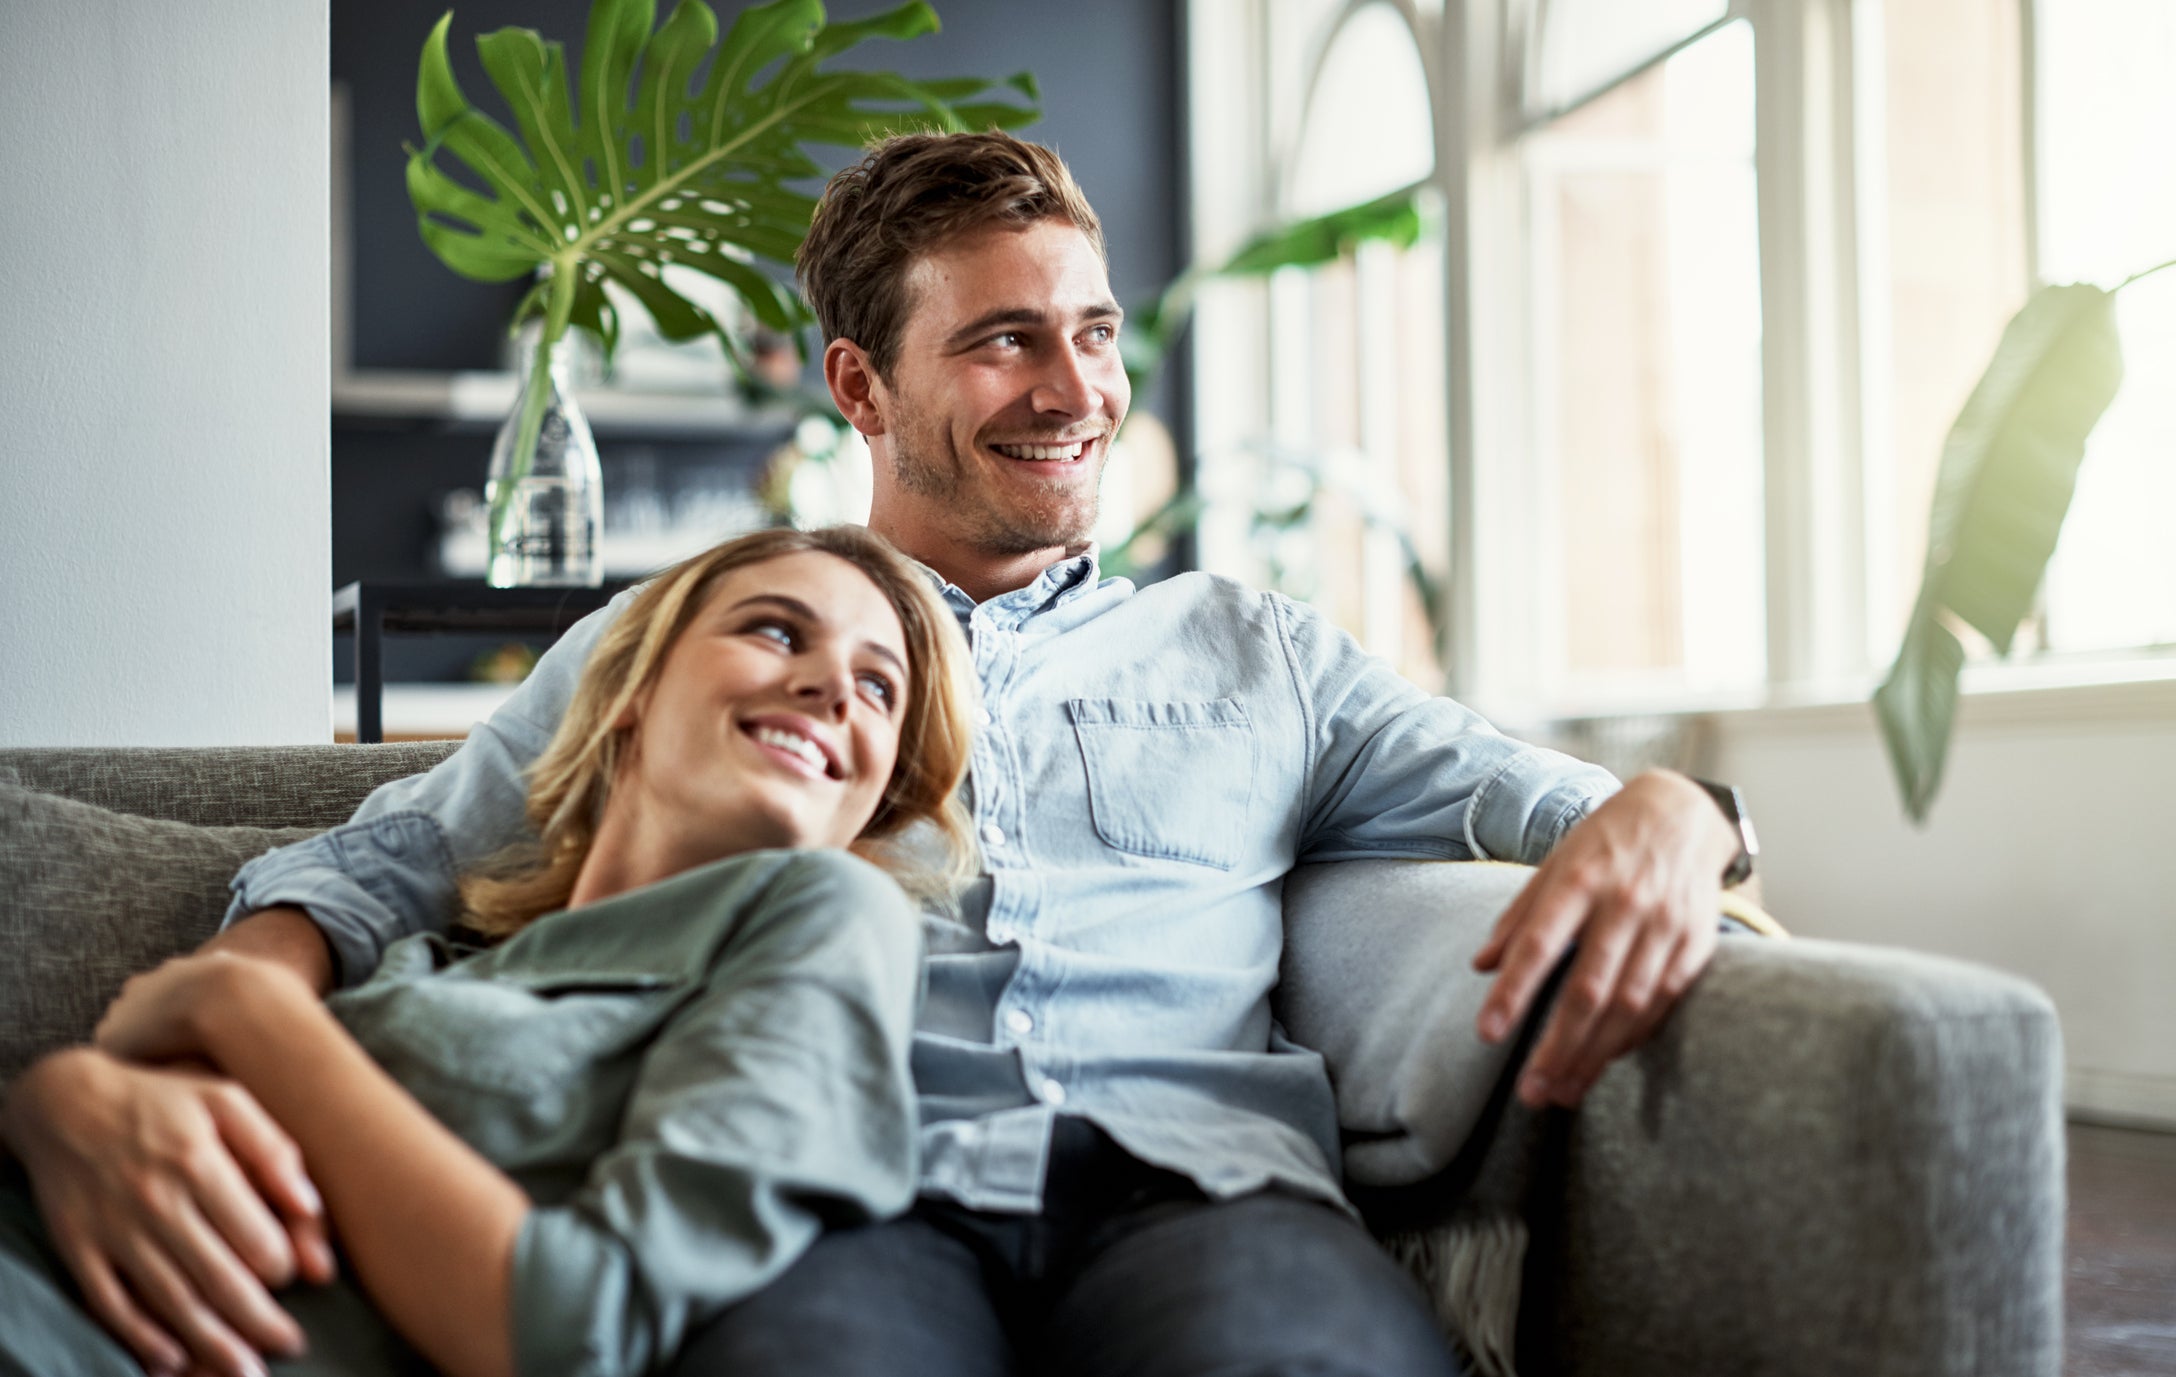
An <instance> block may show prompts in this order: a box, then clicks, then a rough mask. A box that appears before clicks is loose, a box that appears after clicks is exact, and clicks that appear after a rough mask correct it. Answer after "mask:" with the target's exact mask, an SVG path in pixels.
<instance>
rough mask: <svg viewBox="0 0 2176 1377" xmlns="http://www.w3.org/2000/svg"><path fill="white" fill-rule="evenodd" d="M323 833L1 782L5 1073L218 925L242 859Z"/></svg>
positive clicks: (65, 1039)
mask: <svg viewBox="0 0 2176 1377" xmlns="http://www.w3.org/2000/svg"><path fill="white" fill-rule="evenodd" d="M314 835H316V832H315V830H314V829H311V828H300V827H285V828H265V827H195V826H191V825H189V824H187V823H180V822H167V821H163V820H160V819H155V818H139V817H132V816H130V815H128V814H126V813H116V812H112V811H110V810H108V809H104V808H99V807H95V806H93V805H91V804H88V803H78V802H76V801H75V800H73V799H66V798H61V797H59V796H58V795H54V794H41V793H37V792H34V791H32V790H29V789H25V788H22V787H20V786H19V785H16V784H14V783H12V782H11V781H0V954H4V956H0V1083H4V1082H5V1081H6V1080H7V1079H8V1078H11V1077H13V1076H14V1075H15V1073H16V1072H18V1071H20V1070H22V1068H23V1067H24V1066H26V1065H28V1064H29V1063H30V1062H32V1061H34V1060H36V1059H37V1058H38V1057H39V1056H42V1055H43V1054H45V1053H46V1052H49V1051H52V1050H53V1049H55V1048H58V1047H63V1046H66V1045H68V1044H69V1043H72V1042H81V1041H83V1040H84V1039H85V1038H87V1037H88V1036H89V1035H90V1031H91V1029H92V1028H93V1027H94V1026H95V1025H96V1024H97V1022H98V1016H99V1014H100V1013H101V1012H102V1011H103V1010H104V1009H105V1007H106V1005H107V1003H108V1002H109V1001H110V1000H112V998H113V996H114V993H115V992H116V991H118V990H119V989H120V988H121V982H122V981H124V980H126V979H127V978H128V977H129V976H131V975H133V974H135V973H136V972H138V971H141V970H145V969H148V968H149V967H151V966H154V965H156V964H158V963H159V962H160V961H162V960H164V959H165V958H167V957H168V956H171V955H174V954H175V953H177V952H182V951H187V950H189V949H190V948H192V947H195V946H196V945H197V944H198V943H200V942H202V941H204V940H205V939H206V938H207V937H210V936H211V935H212V934H213V933H214V932H216V931H217V930H218V928H219V918H220V915H221V914H223V913H224V912H225V911H226V907H227V882H228V881H229V880H230V879H232V878H233V877H234V872H235V871H236V870H239V869H240V868H241V866H242V863H243V862H244V861H247V860H248V859H250V858H251V857H253V856H257V855H260V854H262V853H263V852H265V851H268V850H270V849H271V848H273V847H275V846H285V845H287V844H288V843H290V842H296V841H301V840H302V839H303V838H305V837H310V836H314Z"/></svg>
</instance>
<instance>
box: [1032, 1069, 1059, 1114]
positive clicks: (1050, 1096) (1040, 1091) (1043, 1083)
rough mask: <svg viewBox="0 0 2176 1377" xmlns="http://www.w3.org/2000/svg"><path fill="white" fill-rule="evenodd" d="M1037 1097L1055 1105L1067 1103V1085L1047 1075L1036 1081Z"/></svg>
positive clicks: (1045, 1102)
mask: <svg viewBox="0 0 2176 1377" xmlns="http://www.w3.org/2000/svg"><path fill="white" fill-rule="evenodd" d="M1035 1098H1036V1099H1038V1100H1041V1101H1042V1102H1043V1103H1044V1104H1047V1105H1051V1106H1053V1107H1055V1106H1057V1105H1061V1104H1064V1103H1065V1087H1064V1086H1062V1085H1060V1084H1058V1083H1057V1082H1056V1081H1054V1080H1052V1079H1051V1078H1050V1077H1048V1076H1045V1077H1043V1078H1042V1079H1041V1080H1040V1081H1037V1082H1036V1083H1035Z"/></svg>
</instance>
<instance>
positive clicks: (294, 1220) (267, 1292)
mask: <svg viewBox="0 0 2176 1377" xmlns="http://www.w3.org/2000/svg"><path fill="white" fill-rule="evenodd" d="M0 1136H4V1138H5V1141H6V1143H7V1146H8V1147H9V1148H10V1149H11V1150H12V1151H13V1152H14V1153H15V1155H16V1157H17V1158H19V1159H20V1160H21V1162H22V1164H23V1166H24V1168H25V1170H26V1171H28V1172H29V1174H30V1179H31V1184H32V1186H33V1188H34V1189H35V1191H36V1195H37V1200H38V1207H39V1209H40V1210H41V1211H42V1212H43V1214H44V1216H45V1221H46V1227H47V1229H48V1230H49V1231H50V1233H51V1234H52V1238H53V1242H54V1246H55V1247H56V1248H57V1249H58V1251H59V1253H60V1255H61V1258H62V1260H63V1261H65V1262H66V1263H67V1265H68V1269H69V1271H70V1272H72V1273H73V1274H74V1276H75V1279H76V1283H77V1285H78V1286H80V1287H81V1288H82V1291H83V1295H84V1298H85V1300H86V1302H87V1303H88V1304H89V1306H90V1309H91V1311H92V1313H93V1314H95V1315H96V1316H97V1317H98V1319H99V1320H100V1321H101V1322H102V1323H104V1324H105V1325H106V1327H107V1328H109V1329H111V1330H112V1331H113V1332H114V1334H115V1335H116V1336H118V1337H119V1338H120V1339H121V1341H122V1342H123V1343H125V1344H127V1345H128V1347H129V1348H130V1349H131V1350H132V1351H133V1352H134V1353H135V1354H136V1356H137V1358H138V1359H139V1360H140V1361H141V1362H142V1363H143V1364H144V1367H145V1368H146V1370H148V1371H149V1372H152V1373H154V1374H166V1373H179V1372H181V1371H183V1369H184V1368H185V1367H188V1368H190V1369H191V1370H202V1371H208V1372H213V1373H221V1374H231V1375H232V1377H242V1375H243V1374H261V1373H262V1372H263V1371H264V1365H263V1362H262V1360H261V1359H260V1358H259V1357H258V1355H259V1354H260V1353H272V1354H292V1353H298V1352H300V1351H301V1348H302V1343H303V1335H302V1331H301V1330H300V1328H299V1327H297V1326H296V1324H295V1322H294V1320H293V1319H292V1318H290V1317H289V1316H288V1315H287V1313H286V1312H285V1311H284V1310H282V1309H281V1308H280V1307H279V1306H278V1305H277V1304H276V1303H275V1302H274V1301H273V1300H272V1296H271V1290H272V1289H273V1288H277V1287H280V1286H284V1285H286V1284H287V1283H289V1282H291V1281H294V1280H297V1279H300V1280H305V1281H311V1282H324V1281H329V1280H331V1278H332V1275H333V1256H332V1248H331V1246H330V1244H329V1243H328V1241H327V1238H326V1233H325V1221H324V1211H323V1206H322V1204H321V1203H320V1202H319V1200H318V1196H317V1191H316V1189H315V1187H313V1186H312V1185H311V1184H310V1180H309V1177H308V1176H307V1175H306V1174H305V1173H304V1171H303V1168H302V1158H301V1154H300V1153H298V1152H297V1151H296V1149H295V1145H294V1143H293V1141H292V1140H291V1139H290V1138H289V1137H288V1136H287V1134H286V1133H284V1132H283V1131H281V1129H280V1127H279V1126H278V1125H277V1124H275V1123H274V1122H273V1121H272V1119H271V1118H270V1116H268V1115H267V1114H266V1113H265V1112H264V1110H263V1109H262V1108H260V1107H259V1106H258V1104H257V1102H256V1101H255V1100H254V1099H252V1098H251V1097H250V1096H249V1094H248V1093H247V1092H246V1091H244V1090H243V1089H242V1088H241V1087H240V1086H237V1085H235V1084H233V1083H232V1082H230V1081H226V1080H223V1079H220V1078H219V1077H216V1076H213V1075H210V1074H208V1073H206V1072H203V1071H197V1070H188V1069H183V1068H179V1067H166V1068H147V1067H140V1066H132V1065H128V1064H125V1063H123V1062H119V1061H116V1060H115V1059H113V1058H112V1057H110V1056H108V1055H107V1054H105V1053H103V1052H99V1051H95V1050H93V1049H90V1048H76V1049H71V1050H69V1051H66V1052H60V1053H56V1054H54V1055H53V1056H50V1057H48V1058H46V1059H45V1060H44V1061H42V1062H40V1063H39V1064H38V1065H36V1066H34V1067H32V1068H31V1069H30V1070H28V1071H26V1072H24V1073H23V1075H22V1076H21V1077H19V1078H18V1079H17V1080H16V1082H15V1084H14V1085H13V1086H12V1087H10V1089H9V1092H8V1097H7V1102H6V1105H5V1107H4V1109H0Z"/></svg>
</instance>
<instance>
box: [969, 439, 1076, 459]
mask: <svg viewBox="0 0 2176 1377" xmlns="http://www.w3.org/2000/svg"><path fill="white" fill-rule="evenodd" d="M990 448H992V449H994V450H996V451H997V452H998V453H999V454H1002V455H1004V456H1005V457H1006V458H1008V459H1078V458H1080V457H1081V455H1082V454H1083V453H1085V452H1086V451H1087V449H1088V442H1087V441H1086V440H1077V441H1075V442H1074V443H1072V444H1070V445H992V446H990Z"/></svg>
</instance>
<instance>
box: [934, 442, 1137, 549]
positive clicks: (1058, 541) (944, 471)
mask: <svg viewBox="0 0 2176 1377" xmlns="http://www.w3.org/2000/svg"><path fill="white" fill-rule="evenodd" d="M891 457H892V474H893V476H894V477H896V478H897V479H898V480H899V488H900V491H902V492H906V493H911V494H912V495H914V496H916V497H920V498H925V499H927V500H928V501H929V502H930V505H931V506H932V507H933V508H934V509H936V510H937V511H939V512H941V513H943V516H942V518H941V519H942V520H943V521H944V523H945V524H946V525H948V526H951V527H952V528H953V529H954V531H955V533H956V534H957V535H959V536H960V537H961V538H962V539H963V540H965V541H966V542H967V543H969V544H971V545H973V546H974V547H975V548H976V549H978V550H981V551H984V552H985V553H988V554H993V555H1008V556H1009V555H1028V554H1034V553H1035V552H1036V551H1038V550H1049V549H1054V548H1062V549H1067V550H1071V549H1075V548H1078V547H1080V546H1084V545H1086V544H1087V543H1088V540H1089V538H1090V536H1092V535H1093V534H1094V532H1095V528H1096V512H1097V509H1098V502H1099V498H1100V493H1101V488H1102V482H1101V479H1102V475H1101V474H1100V473H1098V474H1097V475H1096V477H1097V480H1098V481H1097V483H1096V484H1095V485H1094V486H1093V487H1091V488H1089V489H1088V491H1087V493H1086V494H1085V496H1083V497H1079V498H1076V497H1074V496H1072V495H1070V494H1053V495H1052V496H1051V498H1050V499H1048V500H1045V501H1041V502H1033V503H1019V504H1016V505H1013V506H1010V507H1003V508H1001V507H1000V506H999V505H998V504H997V503H996V501H994V500H993V499H992V497H991V496H990V494H989V492H988V491H987V490H986V489H985V488H984V487H982V486H981V484H980V482H979V480H980V478H981V476H982V475H981V474H980V473H979V471H978V470H977V469H976V468H975V466H974V464H973V461H972V460H971V459H963V458H962V457H961V456H960V455H958V454H955V453H953V452H952V451H951V446H950V445H949V443H948V442H947V441H946V440H945V439H944V438H943V437H942V436H931V435H928V434H927V433H926V432H922V431H921V430H920V428H919V427H915V428H913V433H909V429H908V428H906V427H901V428H900V429H899V430H897V431H895V432H894V442H893V444H892V456H891ZM1080 462H1082V463H1085V462H1087V461H1086V460H1085V459H1083V460H1081V461H1080Z"/></svg>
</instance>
